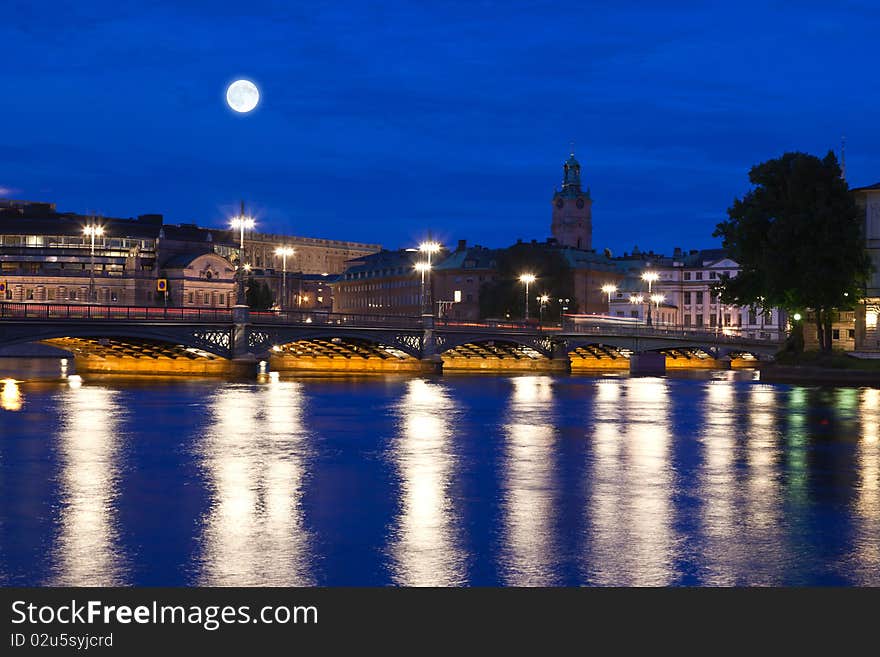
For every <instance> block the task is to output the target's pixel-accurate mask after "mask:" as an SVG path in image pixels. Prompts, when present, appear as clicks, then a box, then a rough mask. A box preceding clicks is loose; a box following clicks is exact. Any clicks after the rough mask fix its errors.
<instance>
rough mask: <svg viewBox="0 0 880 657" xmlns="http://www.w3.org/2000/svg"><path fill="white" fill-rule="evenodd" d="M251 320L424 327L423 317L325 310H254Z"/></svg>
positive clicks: (283, 322)
mask: <svg viewBox="0 0 880 657" xmlns="http://www.w3.org/2000/svg"><path fill="white" fill-rule="evenodd" d="M250 318H251V322H252V323H254V324H263V323H269V324H317V325H319V326H358V327H362V326H376V327H391V328H420V327H421V326H422V318H421V317H406V316H400V315H366V314H354V313H331V312H328V311H324V310H252V311H250Z"/></svg>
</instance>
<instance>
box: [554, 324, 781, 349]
mask: <svg viewBox="0 0 880 657" xmlns="http://www.w3.org/2000/svg"><path fill="white" fill-rule="evenodd" d="M564 332H565V333H583V334H586V335H607V336H618V337H645V338H651V337H675V338H696V339H702V340H706V339H709V340H712V341H714V342H717V341H724V342H750V343H751V342H767V343H771V344H776V343H780V342H782V341H783V340H784V338H781V337H777V338H773V337H768V338H750V337H748V336H744V335H738V334H735V333H724V331H723V330H720V331H719V330H711V329H703V330H701V329H696V328H693V327H680V326H667V327H664V326H645V325H638V326H621V325H614V324H605V323H602V324H595V325H591V324H587V323H571V324H567V325H566V326H565V328H564Z"/></svg>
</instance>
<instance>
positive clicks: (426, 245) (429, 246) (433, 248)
mask: <svg viewBox="0 0 880 657" xmlns="http://www.w3.org/2000/svg"><path fill="white" fill-rule="evenodd" d="M441 248H443V247H442V245H441V244H440V243H439V242H434V241H433V240H431V239H430V237H429V239H428V241H427V242H422V243H421V244H419V251H420V252H421V253H425V254H427V257H428V260H427V261H426V262H425V264H426V265H428V267H427V269H425V272H423V273H427V277H428V284H427V286H426V287H425V292H424V295H425V300H424V306H425V309H427V311H428V312H429V313H431V315H433V314H434V308H433V304H432V303H431V256H432V255H433V254H435V253H439V252H440V249H441Z"/></svg>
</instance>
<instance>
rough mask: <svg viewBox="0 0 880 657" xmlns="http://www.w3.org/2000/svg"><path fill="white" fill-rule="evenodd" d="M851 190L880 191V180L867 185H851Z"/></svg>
mask: <svg viewBox="0 0 880 657" xmlns="http://www.w3.org/2000/svg"><path fill="white" fill-rule="evenodd" d="M849 191H851V192H880V182H878V183H874V184H873V185H866V186H865V187H850V190H849Z"/></svg>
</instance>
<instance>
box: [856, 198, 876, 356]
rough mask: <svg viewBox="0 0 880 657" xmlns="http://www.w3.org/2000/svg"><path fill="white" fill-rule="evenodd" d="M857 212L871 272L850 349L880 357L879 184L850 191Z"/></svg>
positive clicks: (858, 310)
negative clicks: (863, 232) (871, 268)
mask: <svg viewBox="0 0 880 657" xmlns="http://www.w3.org/2000/svg"><path fill="white" fill-rule="evenodd" d="M853 193H854V194H855V197H856V203H857V205H858V207H859V209H860V210H861V211H862V212H864V220H865V241H866V243H867V247H868V255H869V256H870V258H871V264H872V265H873V271H872V272H871V277H870V279H869V280H868V284H867V286H866V289H865V298H864V300H863V301H862V302H861V303H860V304H859V306H858V307H857V308H856V311H855V320H854V323H853V324H854V325H853V328H854V331H855V335H854V344H853V349H854V350H855V351H858V352H867V353H872V354H873V353H880V327H878V317H880V183H877V184H875V185H869V186H867V187H857V188H855V189H854V190H853Z"/></svg>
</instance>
